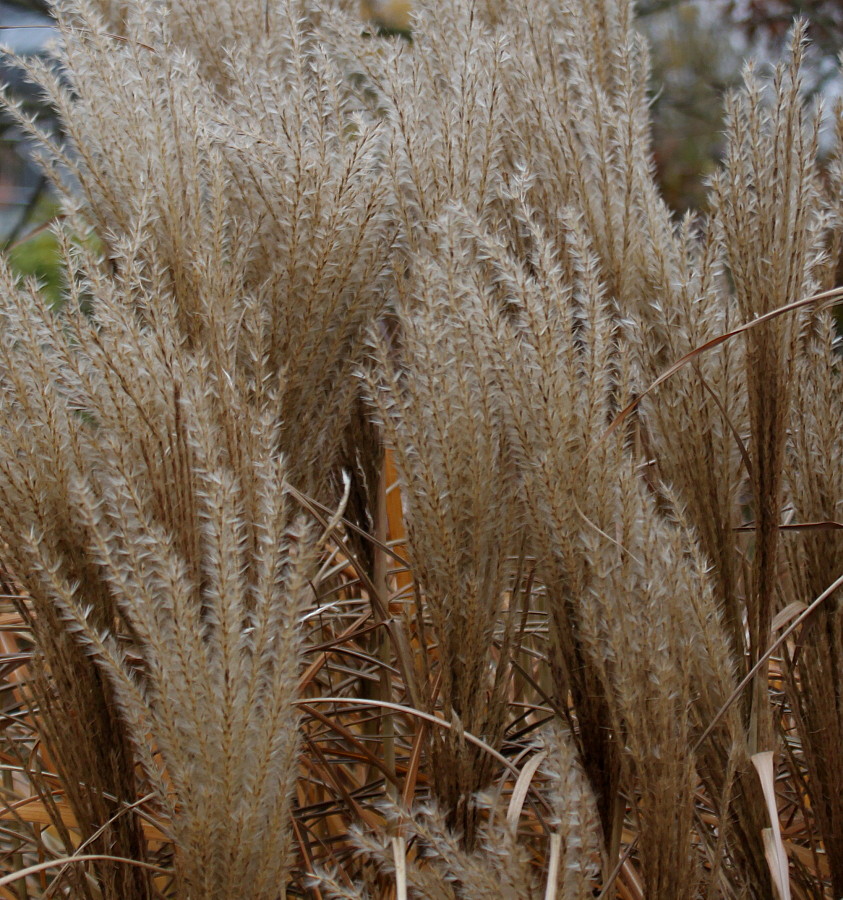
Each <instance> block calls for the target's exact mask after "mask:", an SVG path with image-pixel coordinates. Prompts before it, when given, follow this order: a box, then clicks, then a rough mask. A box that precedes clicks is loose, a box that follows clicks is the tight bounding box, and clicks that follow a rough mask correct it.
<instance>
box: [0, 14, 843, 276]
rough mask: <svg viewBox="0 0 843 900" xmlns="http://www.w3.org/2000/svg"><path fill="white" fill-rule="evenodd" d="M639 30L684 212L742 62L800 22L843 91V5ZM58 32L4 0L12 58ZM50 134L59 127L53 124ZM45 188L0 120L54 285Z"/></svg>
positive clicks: (27, 231) (35, 100) (11, 87)
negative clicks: (842, 63) (842, 59)
mask: <svg viewBox="0 0 843 900" xmlns="http://www.w3.org/2000/svg"><path fill="white" fill-rule="evenodd" d="M361 3H362V7H361V8H362V12H363V14H364V16H366V17H367V18H371V19H374V20H376V21H377V22H378V24H380V25H381V26H383V27H385V28H388V29H394V30H403V29H405V28H406V27H407V22H408V11H409V0H361ZM638 14H639V20H640V27H641V28H642V30H643V31H644V32H645V33H646V34H647V36H648V37H649V39H650V44H651V47H652V55H653V84H652V96H653V119H654V131H653V154H654V164H655V167H656V171H657V175H658V178H659V181H660V183H661V185H662V188H663V191H664V195H665V198H666V200H667V202H668V203H669V204H670V206H671V207H672V208H673V209H674V210H676V211H677V213H683V212H685V211H687V210H693V209H700V208H703V207H704V205H705V182H706V178H707V176H708V175H709V174H710V173H711V171H712V170H713V168H714V166H715V165H716V164H717V160H718V158H719V156H720V153H721V150H722V141H721V132H722V112H721V110H722V96H723V93H724V91H726V90H728V89H730V88H731V87H734V86H736V85H737V84H738V82H739V80H740V74H741V67H742V63H743V60H744V59H745V58H746V57H748V56H752V57H755V58H756V59H758V60H759V62H760V63H761V64H764V63H765V62H767V61H769V60H772V59H776V58H777V56H778V54H779V53H780V51H781V49H782V45H783V44H784V43H785V41H786V39H787V32H788V30H789V28H790V26H791V24H792V22H793V19H794V17H795V16H800V15H801V16H804V17H805V18H807V19H808V20H809V21H810V23H811V27H810V35H811V40H812V44H813V49H812V51H811V54H810V69H809V71H808V73H807V87H808V91H809V93H811V94H818V95H819V94H822V95H824V96H825V97H826V98H827V99H828V101H829V106H831V105H832V104H833V103H834V102H835V101H836V100H837V98H838V97H839V96H840V95H841V93H843V89H841V79H840V76H839V69H838V60H837V53H838V51H839V49H840V48H841V46H843V0H639V3H638ZM54 35H55V32H54V31H53V29H51V28H50V19H49V16H48V14H47V12H46V3H45V2H44V0H0V43H2V44H3V45H5V46H6V47H8V48H9V49H11V50H12V51H13V52H14V53H17V54H22V55H24V56H25V55H28V54H34V53H43V52H44V49H45V46H46V45H47V43H48V42H49V41H50V39H51V38H53V37H54ZM0 84H2V85H3V86H4V88H5V89H6V90H7V91H8V92H9V94H10V95H11V96H12V97H14V98H15V99H17V100H19V101H20V102H22V103H24V105H25V106H26V107H27V108H28V109H30V110H31V111H33V112H37V113H38V114H39V116H41V117H42V118H43V119H44V121H45V122H49V121H50V116H51V114H50V111H49V110H47V109H44V108H43V107H41V106H40V105H39V97H38V96H37V95H36V94H35V93H34V92H33V91H32V90H31V89H30V88H28V86H27V84H26V80H25V78H24V77H23V73H22V72H21V71H20V69H19V68H18V67H16V66H15V64H14V62H13V61H11V60H10V59H9V57H8V56H3V57H0ZM51 127H55V123H52V122H51ZM54 212H55V210H54V204H53V202H52V199H51V197H50V192H49V188H48V185H47V184H46V182H45V180H44V178H43V177H42V176H41V175H40V174H39V173H38V171H37V169H36V167H35V166H34V165H33V164H32V163H31V161H30V159H29V154H28V148H27V144H26V142H25V141H24V140H23V139H22V136H21V135H20V133H19V132H18V130H17V129H16V128H15V127H14V125H13V124H12V123H11V122H10V121H9V119H8V117H7V116H5V115H3V114H2V113H0V247H2V248H3V249H5V250H7V251H10V252H11V254H12V258H13V263H14V264H15V265H16V266H17V267H18V268H19V269H20V270H21V271H23V272H26V273H28V274H33V275H36V276H38V277H39V278H41V279H42V280H44V281H45V282H47V283H48V285H50V284H52V283H53V282H54V281H55V278H56V274H57V273H56V272H55V266H54V262H53V260H52V256H51V246H52V244H51V238H50V235H49V232H48V231H47V229H46V228H45V227H44V223H45V222H47V221H49V219H50V217H51V216H52V215H53V214H54Z"/></svg>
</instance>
